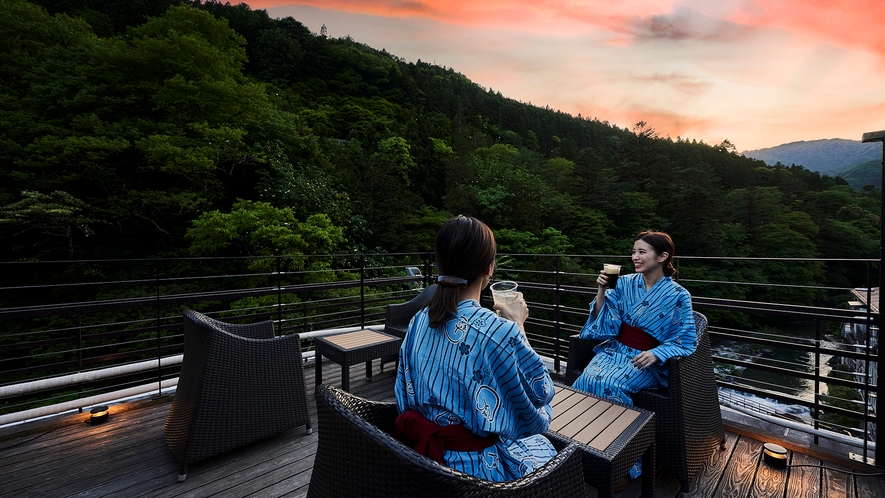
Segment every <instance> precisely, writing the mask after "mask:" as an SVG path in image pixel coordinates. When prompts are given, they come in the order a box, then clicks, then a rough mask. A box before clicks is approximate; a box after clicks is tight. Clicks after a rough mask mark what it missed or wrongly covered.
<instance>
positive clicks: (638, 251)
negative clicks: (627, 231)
mask: <svg viewBox="0 0 885 498" xmlns="http://www.w3.org/2000/svg"><path fill="white" fill-rule="evenodd" d="M674 252H675V247H674V245H673V239H672V238H670V235H669V234H667V233H665V232H640V233H639V234H638V235H636V237H635V238H634V241H633V252H632V254H631V259H632V261H633V267H634V269H635V271H636V273H633V274H630V275H623V276H621V277H620V278H618V280H617V284H616V287H615V288H614V289H608V290H606V284H608V277H606V275H605V273H600V274H599V277H597V279H596V283H597V284H598V285H599V288H598V292H597V294H596V299H595V300H594V303H593V304H592V308H591V310H590V317H589V318H588V319H587V323H586V324H585V325H584V328H583V329H582V330H581V337H582V338H592V339H608V341H606V342H604V343H602V344H600V345H599V346H597V347H596V349H595V352H596V356H594V357H593V359H592V360H591V361H590V363H589V364H588V365H587V367H586V368H584V372H583V373H582V374H581V376H580V377H578V379H577V380H576V381H575V382H574V384H572V386H573V387H575V388H576V389H580V390H582V391H587V392H590V393H593V394H595V395H597V396H599V397H602V398H605V399H611V400H614V401H619V402H621V403H627V404H630V405H632V404H633V399H632V398H631V397H630V395H631V394H633V393H635V392H637V391H640V390H642V389H654V388H656V387H660V386H665V387H666V386H667V379H668V371H667V367H666V366H665V365H664V362H666V361H667V359H669V358H672V357H674V356H688V355H690V354H692V353H693V352H694V350H695V349H696V348H697V337H696V332H695V325H694V314H693V313H692V309H691V295H690V294H689V293H688V291H687V290H685V289H684V288H683V287H682V286H681V285H679V284H677V283H676V282H674V281H673V279H672V278H670V277H672V276H673V274H674V273H675V272H676V269H675V268H673V264H672V262H671V261H672V259H673V253H674ZM640 473H641V467H640V466H639V465H638V462H637V465H634V466H633V468H632V469H630V477H632V478H634V479H635V478H636V477H638V476H639V475H640Z"/></svg>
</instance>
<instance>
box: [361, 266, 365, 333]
mask: <svg viewBox="0 0 885 498" xmlns="http://www.w3.org/2000/svg"><path fill="white" fill-rule="evenodd" d="M360 328H363V329H364V328H366V255H365V254H360Z"/></svg>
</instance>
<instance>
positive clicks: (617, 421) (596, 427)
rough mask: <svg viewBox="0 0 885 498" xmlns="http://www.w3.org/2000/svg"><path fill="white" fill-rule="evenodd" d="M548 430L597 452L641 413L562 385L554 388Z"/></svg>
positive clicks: (606, 446)
mask: <svg viewBox="0 0 885 498" xmlns="http://www.w3.org/2000/svg"><path fill="white" fill-rule="evenodd" d="M555 387H556V394H555V395H554V397H553V403H552V406H553V421H551V422H550V430H551V431H553V432H556V433H557V434H560V435H562V436H565V437H567V438H569V439H574V440H575V441H578V442H580V443H583V444H586V445H587V446H590V447H592V448H596V449H597V450H600V451H605V449H606V448H608V447H609V445H610V444H611V443H612V442H613V441H614V440H615V439H617V437H618V436H620V435H621V434H622V433H623V432H624V431H625V430H626V429H627V427H629V426H630V424H632V423H633V421H634V420H636V419H637V418H639V416H640V415H641V414H642V412H640V411H639V410H634V409H631V408H626V407H623V406H620V405H614V404H612V403H609V402H608V401H605V400H602V399H599V398H597V397H594V396H591V395H588V394H587V393H581V392H578V391H576V390H574V389H571V388H567V387H565V386H559V385H557V386H555Z"/></svg>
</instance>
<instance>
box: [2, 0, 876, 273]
mask: <svg viewBox="0 0 885 498" xmlns="http://www.w3.org/2000/svg"><path fill="white" fill-rule="evenodd" d="M0 40H2V46H3V47H4V50H3V51H2V52H0V100H2V105H0V120H2V123H3V125H2V127H0V141H2V144H3V145H2V147H0V164H2V171H0V230H2V233H0V236H2V239H3V240H4V241H5V242H6V243H5V244H3V245H2V247H0V257H2V259H3V260H14V259H52V258H56V259H59V258H60V259H64V258H104V257H129V256H176V255H241V254H271V253H322V252H330V251H358V250H366V249H368V250H384V251H411V250H429V249H431V247H432V240H433V237H434V234H435V233H436V230H437V229H438V228H439V226H440V225H441V224H442V222H443V221H444V220H445V219H446V218H448V217H450V216H452V215H453V214H458V213H462V214H466V215H473V216H477V217H479V218H480V219H483V220H485V221H486V222H487V223H489V225H490V226H491V227H492V228H493V229H494V230H495V232H496V235H497V237H498V240H499V245H500V250H501V251H502V252H508V251H509V252H539V253H540V252H558V253H569V252H579V253H618V254H626V253H628V252H629V248H630V246H631V244H632V236H633V235H634V234H635V233H636V232H637V231H639V230H643V229H660V230H667V231H669V232H671V233H673V234H674V236H675V238H676V240H677V243H678V250H679V252H680V253H681V254H693V255H707V256H771V257H775V256H782V257H840V258H841V257H845V258H850V257H851V258H853V257H875V256H877V248H878V240H879V234H878V230H879V216H878V213H879V192H878V191H877V190H859V191H853V190H852V189H850V188H849V186H848V184H847V183H846V182H845V181H844V180H842V179H839V178H832V177H829V176H825V175H821V174H820V173H817V172H812V171H809V170H807V169H805V168H803V167H801V166H791V167H785V166H782V165H777V166H768V165H766V164H765V163H764V162H763V161H759V160H754V159H750V158H746V157H742V156H741V155H739V154H737V153H736V151H735V149H734V147H733V146H732V145H731V144H730V143H728V142H727V141H726V142H723V143H722V144H718V145H709V144H704V143H699V142H696V141H694V140H683V139H679V140H676V141H673V140H671V139H669V138H661V137H660V136H658V134H657V133H656V132H655V130H654V129H653V128H652V127H651V126H649V125H648V124H646V123H637V125H636V126H635V127H634V128H633V129H620V128H618V127H616V126H612V125H610V124H609V123H607V122H605V121H600V120H599V119H595V118H594V119H591V118H587V117H582V116H577V117H575V116H571V115H568V114H566V113H563V112H559V111H556V110H553V109H549V108H546V107H538V106H533V105H529V104H526V103H522V102H518V101H515V100H513V99H509V98H507V97H505V96H503V95H501V94H500V93H497V92H493V91H491V90H489V89H485V88H483V87H481V86H479V85H477V84H476V83H473V82H471V81H470V80H468V79H467V78H466V77H465V76H464V75H462V74H459V73H458V72H456V71H455V70H454V69H452V68H446V67H440V66H436V65H432V64H428V63H425V62H422V61H420V60H419V61H417V62H407V61H405V60H403V59H401V58H398V57H397V56H395V55H394V54H389V53H387V52H385V51H383V50H382V51H378V50H375V49H372V48H371V47H368V46H365V45H363V44H361V43H359V42H357V41H355V40H352V39H350V38H345V39H333V38H327V37H325V36H321V35H317V34H314V33H312V32H310V31H309V30H308V29H307V28H305V26H303V25H302V24H301V23H299V22H298V21H297V20H296V19H292V18H285V19H277V20H275V19H271V18H269V17H268V15H267V13H266V12H265V11H260V10H258V11H253V10H250V9H249V8H248V7H247V6H246V5H244V4H240V5H236V6H231V5H229V4H220V3H217V2H193V3H186V4H181V3H180V2H177V1H170V0H153V1H151V0H141V1H136V2H131V1H122V0H115V1H98V0H66V1H49V0H41V1H34V2H26V1H24V0H2V2H0ZM800 277H801V276H797V278H800ZM802 278H807V276H805V277H802ZM842 283H844V282H842Z"/></svg>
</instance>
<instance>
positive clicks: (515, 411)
mask: <svg viewBox="0 0 885 498" xmlns="http://www.w3.org/2000/svg"><path fill="white" fill-rule="evenodd" d="M435 251H436V265H437V271H438V273H439V277H438V278H437V283H438V285H439V287H438V288H437V290H436V292H435V293H434V296H433V298H432V299H431V300H430V302H429V304H428V306H427V307H425V308H424V309H423V310H421V311H419V312H418V313H417V314H416V315H415V316H414V317H413V318H412V321H411V323H409V330H408V332H407V334H406V338H405V339H404V340H403V344H402V347H401V348H400V361H399V367H398V370H397V378H396V387H395V391H396V401H397V406H398V408H399V412H400V416H399V417H398V418H397V420H396V430H395V431H394V435H395V436H396V437H398V438H399V439H400V440H401V441H403V442H404V443H406V444H408V445H409V446H411V447H412V448H414V449H415V450H416V451H418V452H419V453H421V454H423V455H426V456H428V457H430V458H432V459H434V460H436V461H438V462H440V463H442V464H444V465H448V466H449V467H452V468H455V469H457V470H460V471H461V472H464V473H466V474H470V475H473V476H475V477H479V478H481V479H485V480H489V481H508V480H513V479H518V478H520V477H522V476H525V475H526V474H528V473H530V472H532V471H533V470H535V469H537V468H539V467H541V466H543V465H544V464H545V463H547V462H548V461H549V460H550V459H551V458H553V456H554V455H555V454H556V450H555V449H554V448H553V445H551V444H550V441H548V440H547V438H545V437H544V435H543V434H544V433H545V432H546V431H547V428H548V427H549V425H550V420H551V417H552V410H551V407H550V402H551V401H552V399H553V394H554V391H553V382H552V380H551V379H550V374H549V373H548V372H547V368H546V366H545V365H544V362H543V361H542V360H541V358H540V357H539V356H538V354H537V353H536V352H535V351H534V350H533V349H532V348H531V346H530V345H529V343H528V340H527V339H526V336H525V330H524V323H525V320H526V318H527V317H528V307H527V306H526V303H525V300H524V299H523V298H522V293H519V298H518V299H517V300H516V302H515V303H513V304H509V305H506V306H501V305H496V306H495V308H496V309H497V310H498V311H499V312H500V316H497V315H496V314H495V312H494V311H492V310H489V309H487V308H483V307H481V306H480V305H479V299H480V293H481V292H482V290H483V289H485V288H486V286H487V285H488V284H489V281H490V280H491V278H492V272H493V271H494V269H495V255H496V252H497V247H496V245H495V236H494V235H493V234H492V231H491V230H490V229H489V227H488V226H486V225H485V224H484V223H483V222H481V221H479V220H477V219H475V218H468V217H465V216H458V217H456V218H452V219H450V220H448V221H447V222H446V223H445V225H443V227H442V228H441V229H440V231H439V233H438V234H437V236H436V249H435Z"/></svg>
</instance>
